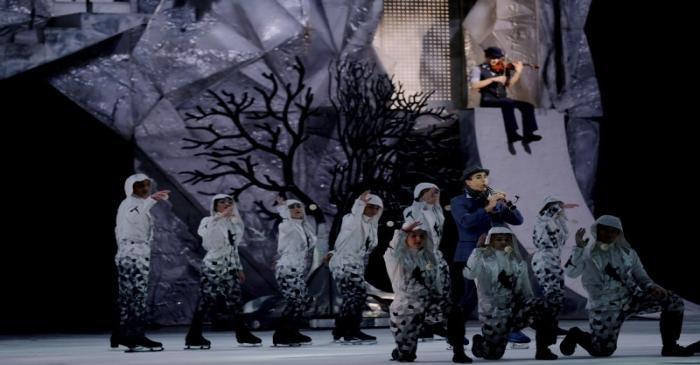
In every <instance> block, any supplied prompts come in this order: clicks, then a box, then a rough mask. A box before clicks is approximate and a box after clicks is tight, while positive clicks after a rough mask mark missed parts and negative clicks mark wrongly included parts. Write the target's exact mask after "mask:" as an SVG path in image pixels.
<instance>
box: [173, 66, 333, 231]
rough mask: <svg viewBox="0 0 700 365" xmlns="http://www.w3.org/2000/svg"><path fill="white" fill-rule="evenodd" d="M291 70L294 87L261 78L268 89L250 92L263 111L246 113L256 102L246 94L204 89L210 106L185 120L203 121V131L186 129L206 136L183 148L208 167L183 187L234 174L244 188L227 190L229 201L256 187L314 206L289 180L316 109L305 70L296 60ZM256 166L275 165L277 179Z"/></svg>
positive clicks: (260, 206) (272, 78)
mask: <svg viewBox="0 0 700 365" xmlns="http://www.w3.org/2000/svg"><path fill="white" fill-rule="evenodd" d="M293 67H294V70H295V72H296V74H297V80H296V82H295V83H291V82H290V83H285V82H284V81H283V80H281V79H279V78H278V77H277V76H275V75H274V74H272V73H269V74H268V73H264V74H263V77H264V78H265V79H267V80H269V82H270V84H271V86H270V89H269V91H268V90H264V89H262V88H259V87H255V88H254V89H255V91H256V92H257V93H258V94H259V95H260V97H261V98H262V100H263V101H264V105H265V108H264V110H263V111H253V110H249V109H251V105H253V103H254V102H255V98H253V97H250V96H249V95H248V93H247V92H244V93H243V95H241V96H240V97H237V96H236V95H234V94H233V93H230V92H227V91H225V90H222V91H219V92H217V91H214V90H207V93H208V95H209V96H210V97H211V98H213V99H214V101H215V103H214V104H215V106H213V107H210V108H207V109H205V108H203V107H201V106H197V107H196V109H197V112H196V113H186V117H187V120H195V121H197V122H206V125H204V126H187V128H188V129H190V130H194V131H200V132H203V135H205V136H206V137H202V138H185V139H184V140H185V141H186V142H189V145H188V146H185V147H183V148H184V149H204V150H205V151H204V152H199V153H197V154H196V156H206V157H208V158H209V159H208V161H209V162H210V163H211V167H210V169H209V170H208V171H202V170H194V171H185V172H182V174H184V175H187V176H189V177H188V178H187V179H186V180H185V183H192V184H195V185H196V184H197V183H200V182H211V181H214V180H217V179H219V178H221V177H223V176H227V175H236V176H239V177H241V178H243V180H244V183H243V184H242V185H241V186H237V187H233V188H231V194H232V195H233V196H234V198H238V196H239V195H240V194H241V193H243V192H244V191H246V190H247V189H249V188H251V187H257V188H260V189H262V190H266V191H271V192H277V193H278V194H280V195H283V196H284V195H286V194H287V193H291V194H293V195H294V196H295V197H296V198H298V199H299V200H301V201H302V202H303V203H304V204H306V206H310V205H311V204H315V202H314V201H313V199H312V198H311V197H310V196H309V195H307V194H306V193H305V192H304V191H303V190H302V189H300V188H299V186H298V185H297V183H296V182H295V179H294V170H293V166H294V159H295V157H296V154H297V152H298V150H299V147H300V146H301V145H302V144H303V143H304V141H306V140H307V139H308V136H307V135H305V126H306V123H307V121H308V119H309V118H310V117H311V116H312V115H314V114H315V113H316V109H315V108H313V107H312V104H313V99H314V94H313V93H312V92H311V88H310V87H307V86H306V85H305V84H304V82H303V81H304V75H305V68H304V65H303V64H302V63H301V60H300V59H299V58H297V59H296V64H295V65H294V66H293ZM279 97H281V98H282V99H283V101H284V102H283V103H282V106H281V107H275V106H273V100H275V99H277V100H279ZM276 109H277V110H276ZM213 119H223V120H225V121H226V123H227V127H228V128H229V129H225V130H226V132H223V131H222V130H223V128H220V127H218V125H216V124H215V122H214V120H213ZM252 121H257V122H252ZM231 127H233V128H231ZM229 130H230V131H229ZM256 156H258V157H257V158H256ZM260 156H264V157H260ZM260 161H273V162H278V165H279V166H281V173H280V177H279V178H275V177H272V176H270V174H265V173H263V172H261V171H260V170H261V169H256V167H257V166H259V165H260ZM200 193H204V192H200ZM255 204H256V206H257V208H258V213H259V214H262V215H264V216H267V217H268V218H272V217H276V215H275V214H273V213H272V212H270V211H269V210H268V209H267V208H266V207H265V205H264V204H263V202H262V201H260V200H257V201H256V202H255ZM314 213H316V214H314V215H315V217H316V219H317V220H318V219H320V220H321V221H322V220H323V214H322V213H320V210H317V211H316V212H314Z"/></svg>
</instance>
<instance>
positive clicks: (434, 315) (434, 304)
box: [425, 255, 452, 325]
mask: <svg viewBox="0 0 700 365" xmlns="http://www.w3.org/2000/svg"><path fill="white" fill-rule="evenodd" d="M438 277H439V280H438V283H440V288H435V289H437V290H433V291H432V292H431V294H430V299H429V301H428V307H427V308H426V309H425V323H427V324H431V325H433V324H445V325H447V315H448V314H449V313H450V311H451V310H452V298H451V297H450V295H451V294H450V293H451V290H452V288H451V285H450V267H449V265H448V264H447V261H445V259H444V258H443V257H442V255H439V256H438Z"/></svg>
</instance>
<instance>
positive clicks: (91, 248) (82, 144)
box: [0, 0, 700, 333]
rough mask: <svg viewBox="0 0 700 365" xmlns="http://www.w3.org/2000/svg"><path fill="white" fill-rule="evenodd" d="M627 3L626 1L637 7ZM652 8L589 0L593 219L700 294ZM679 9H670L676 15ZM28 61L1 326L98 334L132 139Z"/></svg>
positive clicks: (688, 76) (672, 89)
mask: <svg viewBox="0 0 700 365" xmlns="http://www.w3.org/2000/svg"><path fill="white" fill-rule="evenodd" d="M635 7H637V8H635ZM660 12H662V9H653V8H641V7H640V4H639V3H636V2H631V1H614V2H613V1H605V0H594V1H593V5H592V7H591V12H590V14H589V19H588V23H587V24H588V25H587V33H588V35H589V44H590V47H591V51H592V54H593V57H594V63H595V66H596V72H597V74H598V78H599V82H600V88H601V94H602V99H603V108H604V111H605V114H606V116H605V118H603V119H601V120H600V126H601V146H600V159H599V168H598V183H597V187H596V190H595V204H596V212H595V214H596V216H598V215H600V214H614V215H618V216H620V217H621V218H622V222H623V226H624V229H625V235H626V236H627V238H628V240H629V241H630V243H631V244H632V245H633V247H634V248H635V249H636V250H637V251H638V252H639V254H640V256H641V258H642V261H643V262H644V265H645V267H646V269H647V271H648V272H649V274H650V275H651V277H652V278H653V279H654V280H655V281H657V283H659V284H661V285H662V286H664V287H666V288H669V289H672V290H675V291H677V292H679V293H680V294H681V295H682V296H683V297H685V298H687V299H690V300H692V301H694V302H696V303H700V290H699V289H698V288H699V286H698V284H697V281H698V278H700V270H698V266H700V265H698V256H697V255H694V254H692V253H694V252H695V251H696V249H695V245H697V244H698V241H697V233H696V232H695V230H694V229H693V228H694V225H693V223H695V222H694V219H693V218H695V211H696V210H697V208H696V206H697V204H696V201H695V194H696V192H695V191H694V190H693V189H692V185H691V184H692V182H693V180H692V179H690V178H689V176H690V174H691V173H696V172H695V171H692V170H691V169H693V168H694V167H695V166H696V164H697V163H696V162H695V160H696V158H695V157H696V155H695V149H694V148H693V147H692V146H693V144H697V143H698V138H697V136H698V134H697V133H694V132H692V130H691V128H692V127H693V126H692V124H693V123H694V122H696V121H697V116H696V115H694V114H691V112H694V111H695V109H696V108H694V105H695V104H697V103H698V101H697V100H695V98H694V97H693V95H692V93H689V92H684V91H682V90H686V89H689V88H690V89H693V88H695V87H696V86H695V85H697V77H696V76H694V75H693V74H694V73H695V70H694V69H693V67H692V66H694V65H693V64H692V61H691V60H687V59H684V58H687V55H688V53H689V50H688V46H685V45H683V42H684V41H685V42H687V41H688V40H687V39H686V38H684V37H683V36H682V34H686V36H685V37H688V34H690V33H682V32H681V30H679V29H678V26H682V24H683V22H682V21H680V20H679V21H678V25H677V26H676V28H673V29H670V28H669V29H668V30H666V29H664V28H663V27H661V26H659V25H657V24H656V23H657V22H656V20H657V19H660V18H663V17H662V15H663V14H662V13H660ZM674 16H677V14H674ZM44 71H45V70H42V69H39V70H36V71H33V72H29V73H27V74H24V75H22V76H20V77H15V78H12V79H9V80H4V81H0V100H2V113H1V115H2V121H3V123H2V127H3V136H4V139H5V141H4V142H5V143H3V147H2V148H3V153H2V155H3V161H4V162H3V168H4V169H5V173H4V174H3V175H4V176H5V178H4V179H3V180H4V192H5V194H4V195H5V199H4V202H5V204H4V208H5V212H4V214H3V216H4V222H3V230H2V231H3V235H4V237H3V240H2V241H3V246H4V247H3V248H4V249H3V251H2V254H1V255H0V270H1V272H0V273H1V275H2V276H1V277H2V279H3V283H4V285H2V288H1V289H0V290H1V293H2V300H0V332H9V333H21V332H28V333H31V332H52V331H62V332H71V331H75V332H82V331H106V330H108V329H109V327H110V318H111V310H112V309H111V308H112V306H113V303H114V295H115V291H116V277H115V268H114V265H113V257H114V253H115V252H116V245H115V242H114V233H113V232H114V223H115V215H116V210H117V207H118V205H119V202H120V201H121V200H122V199H123V197H124V194H123V181H124V179H125V177H126V176H128V175H129V174H131V173H132V161H133V153H132V146H131V143H130V142H128V141H124V140H123V139H121V138H120V137H118V136H116V134H114V133H113V132H111V130H109V128H107V127H106V126H104V125H102V124H101V123H99V122H97V121H95V120H94V119H93V118H92V117H91V116H90V115H89V114H88V113H86V112H85V111H83V110H82V109H81V108H79V107H78V106H76V105H75V104H73V103H72V102H71V101H70V100H68V99H67V98H66V97H64V96H62V95H61V94H60V93H59V92H58V91H56V90H54V89H53V88H52V87H50V86H49V85H48V84H46V83H45V82H42V81H41V80H42V78H43V76H44V75H43V72H44Z"/></svg>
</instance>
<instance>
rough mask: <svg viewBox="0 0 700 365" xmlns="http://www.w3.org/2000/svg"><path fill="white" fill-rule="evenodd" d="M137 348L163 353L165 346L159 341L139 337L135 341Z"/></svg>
mask: <svg viewBox="0 0 700 365" xmlns="http://www.w3.org/2000/svg"><path fill="white" fill-rule="evenodd" d="M135 343H136V346H141V347H144V348H147V349H149V350H151V351H162V350H163V344H162V343H160V342H158V341H153V340H151V339H150V338H148V337H146V336H145V335H143V336H140V337H137V338H136V340H135Z"/></svg>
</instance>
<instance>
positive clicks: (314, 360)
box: [0, 320, 700, 365]
mask: <svg viewBox="0 0 700 365" xmlns="http://www.w3.org/2000/svg"><path fill="white" fill-rule="evenodd" d="M571 326H579V327H583V328H585V327H587V323H586V322H584V321H562V323H561V327H563V328H569V327H571ZM683 327H684V328H683V335H682V336H681V340H680V343H681V344H682V345H687V344H688V343H691V342H694V341H697V340H700V321H697V320H694V321H685V322H684V324H683ZM477 329H478V328H477V323H476V322H473V323H472V322H470V323H469V326H468V327H467V336H469V337H471V336H472V335H473V334H474V333H476V332H477ZM185 332H186V328H168V329H164V330H160V331H154V332H150V333H148V335H149V337H150V338H152V339H154V340H156V341H161V342H163V346H164V347H165V351H162V352H139V353H124V351H123V350H116V349H109V334H99V335H95V334H87V335H76V334H66V335H60V334H51V335H34V336H0V364H2V365H19V364H27V365H29V364H31V365H44V364H46V365H59V364H60V365H63V364H71V365H78V364H85V365H113V364H130V365H138V364H144V365H160V364H163V365H178V364H183V365H184V364H187V365H190V364H212V365H213V364H234V363H240V364H273V363H277V364H282V363H283V364H285V365H292V364H300V365H316V364H318V365H321V364H323V365H327V364H331V365H345V364H347V365H350V364H353V365H355V364H361V365H370V364H392V363H393V362H390V361H389V358H390V353H391V350H392V349H393V348H394V343H393V338H392V336H391V333H390V332H389V329H388V328H377V329H369V330H366V332H367V333H369V334H372V335H374V336H377V338H378V344H376V345H341V344H335V343H332V342H331V334H330V330H314V331H311V330H310V331H304V333H306V334H308V335H309V336H311V337H312V338H313V344H312V345H309V346H302V347H297V348H288V347H271V344H272V332H270V331H263V332H255V334H256V335H257V336H259V337H261V338H262V339H263V345H264V346H262V347H252V348H251V347H239V346H238V345H237V344H235V339H234V336H233V335H232V334H231V333H227V332H206V333H205V336H206V337H207V338H208V339H209V340H211V341H212V349H211V350H196V351H195V350H183V344H184V337H185ZM525 333H527V334H528V335H530V337H532V338H533V339H534V332H533V331H532V330H531V329H526V330H525ZM559 340H560V341H561V337H560V338H559ZM446 346H447V345H446V343H445V341H431V342H420V343H419V344H418V359H417V360H416V362H419V363H452V362H451V359H452V353H451V352H450V351H447V350H446ZM468 347H469V346H468ZM553 351H554V353H556V354H557V355H560V353H559V348H558V347H556V348H554V347H553ZM660 352H661V339H660V336H659V331H658V322H657V321H655V320H631V321H628V322H626V323H625V324H624V326H623V327H622V334H621V335H620V340H619V343H618V350H617V352H616V353H615V354H614V355H613V357H612V359H594V358H591V357H589V356H588V355H587V354H586V353H585V351H583V350H581V349H580V348H578V349H577V351H576V353H575V354H574V355H573V356H571V357H566V358H565V359H566V360H563V361H566V362H571V363H575V364H594V363H595V364H603V363H611V362H612V361H614V362H615V364H634V365H646V364H700V356H694V357H688V358H668V357H661V356H660ZM534 354H535V349H534V344H531V345H530V348H529V349H517V350H514V349H510V348H509V349H508V350H507V351H506V353H505V356H504V357H503V360H501V361H507V362H508V364H510V365H517V364H530V363H535V362H537V361H536V360H534ZM469 355H470V357H471V354H469ZM562 358H563V357H560V360H559V361H562ZM477 361H478V362H483V360H477ZM538 363H541V361H539V362H538Z"/></svg>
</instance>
